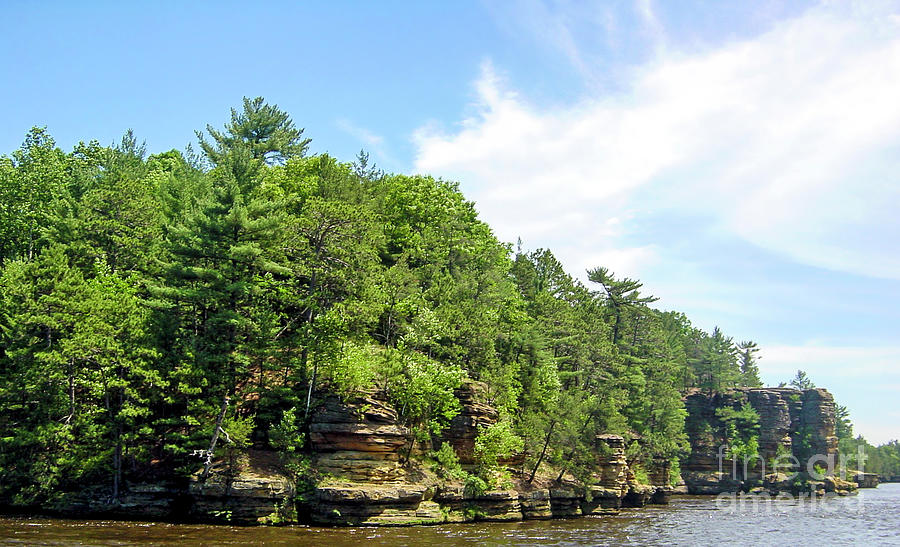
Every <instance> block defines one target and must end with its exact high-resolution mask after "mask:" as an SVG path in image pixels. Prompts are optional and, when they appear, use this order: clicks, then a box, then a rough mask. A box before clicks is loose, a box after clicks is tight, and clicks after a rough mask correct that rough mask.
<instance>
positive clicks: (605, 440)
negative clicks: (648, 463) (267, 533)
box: [298, 382, 670, 525]
mask: <svg viewBox="0 0 900 547" xmlns="http://www.w3.org/2000/svg"><path fill="white" fill-rule="evenodd" d="M483 390H484V385H483V384H478V383H476V382H467V383H466V384H464V385H463V386H462V387H461V388H460V389H459V390H457V392H456V395H457V397H459V400H460V403H461V406H462V411H461V412H460V414H459V415H457V416H456V417H455V418H454V419H453V420H452V421H451V424H450V427H448V429H447V430H446V431H445V432H443V434H442V436H441V438H440V441H441V442H446V443H449V444H450V445H451V446H453V448H454V450H455V451H456V453H457V456H458V457H459V459H460V463H461V464H463V465H472V464H474V447H475V439H476V437H477V435H478V432H479V428H481V427H486V426H489V425H491V424H493V423H496V421H497V419H498V414H497V411H496V410H495V409H494V408H492V407H491V406H490V405H487V404H485V403H484V402H483ZM396 419H397V415H396V413H395V412H394V411H393V409H391V408H390V407H389V406H388V405H387V404H386V403H384V402H382V401H378V400H375V399H374V398H372V397H369V398H364V399H359V400H356V401H352V402H341V401H339V400H338V399H336V398H335V399H328V400H326V401H325V403H323V404H322V405H320V407H319V409H318V410H317V411H316V413H315V414H314V417H313V425H312V427H311V428H310V441H311V443H312V446H313V450H314V452H315V453H316V456H315V458H316V460H315V463H316V465H318V467H319V469H320V470H323V471H326V472H328V473H330V474H332V475H333V478H331V479H329V480H328V481H327V482H325V483H322V484H320V485H319V486H318V487H316V488H315V489H314V490H313V492H311V493H310V494H308V499H307V500H306V502H305V503H303V504H301V508H300V511H299V515H298V516H299V517H300V519H301V520H308V521H311V522H314V523H319V524H332V525H408V524H438V523H443V522H469V521H518V520H523V519H548V518H562V517H576V516H581V515H596V514H604V513H609V512H615V511H617V510H618V509H619V508H621V507H623V506H642V505H644V504H646V503H649V502H664V501H665V495H661V493H667V492H668V491H669V490H670V487H668V486H667V484H668V478H667V476H665V477H663V475H661V474H657V478H659V479H660V480H663V481H664V482H665V486H663V485H660V486H649V485H640V484H637V481H635V479H634V474H633V473H631V472H630V470H629V467H628V462H627V460H626V457H625V440H624V439H623V438H622V437H621V436H618V435H600V436H598V437H597V439H596V445H595V448H596V451H597V454H598V458H599V460H598V471H597V473H596V474H595V476H594V477H593V479H594V481H593V482H594V484H593V485H592V486H589V487H582V486H579V485H573V484H564V485H557V486H553V487H550V488H546V487H537V486H532V485H530V484H527V483H525V482H519V483H518V484H517V486H516V488H512V489H505V490H493V491H487V492H474V491H470V490H467V489H466V488H465V487H464V486H463V485H462V484H448V483H433V482H428V481H427V480H426V481H423V480H422V479H423V476H422V475H421V474H418V475H417V472H416V471H415V469H414V467H411V468H406V469H405V468H403V467H401V466H400V463H399V462H400V461H401V460H404V459H405V457H403V454H404V453H405V451H408V450H409V447H410V445H409V432H408V431H407V430H406V428H403V427H401V426H398V425H397V424H396ZM666 464H668V462H666ZM667 468H668V465H666V469H667Z"/></svg>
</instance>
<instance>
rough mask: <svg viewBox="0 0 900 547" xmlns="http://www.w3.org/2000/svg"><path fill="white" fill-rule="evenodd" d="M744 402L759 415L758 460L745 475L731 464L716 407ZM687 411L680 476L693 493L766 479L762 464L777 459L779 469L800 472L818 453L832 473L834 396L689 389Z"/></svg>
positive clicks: (834, 457)
mask: <svg viewBox="0 0 900 547" xmlns="http://www.w3.org/2000/svg"><path fill="white" fill-rule="evenodd" d="M745 403H750V406H752V407H753V409H754V410H755V411H756V412H757V414H759V425H760V428H759V455H760V456H761V458H762V459H761V460H757V461H756V462H754V463H752V464H751V465H750V466H748V468H747V469H746V473H745V470H744V469H743V468H744V466H743V463H742V462H738V463H737V464H736V465H735V463H734V462H733V461H732V459H731V457H730V455H729V454H728V451H727V448H726V447H725V446H724V445H725V439H724V430H723V429H724V428H723V424H722V423H721V421H720V420H719V419H718V417H717V416H716V410H718V409H720V408H734V409H739V408H740V407H741V406H742V405H743V404H745ZM685 408H686V409H687V411H688V418H687V422H686V424H685V430H686V432H687V434H688V438H689V440H690V443H691V454H690V456H689V457H688V458H687V459H686V460H685V461H684V462H682V469H683V473H682V476H683V477H684V480H685V482H686V483H687V486H688V490H689V491H690V492H691V493H697V494H714V493H719V492H726V491H733V490H736V489H738V488H740V487H741V485H742V484H743V481H744V480H745V479H747V478H750V479H763V478H767V479H768V477H764V476H763V475H767V474H770V473H771V472H772V471H773V470H772V469H770V468H766V467H763V465H762V464H765V466H770V464H771V462H772V461H773V460H774V459H776V458H778V462H779V466H780V470H781V471H802V470H803V468H805V466H806V462H807V461H808V460H809V458H810V457H812V456H814V455H819V459H818V460H817V461H819V462H821V465H822V466H823V467H827V468H828V471H829V472H833V471H834V465H835V464H836V462H837V437H836V436H835V434H834V426H835V414H834V408H835V407H834V398H833V397H832V395H831V394H830V393H829V392H828V391H826V390H824V389H808V390H804V391H800V390H796V389H790V388H738V389H733V390H729V391H725V392H714V393H707V392H703V391H701V390H692V391H690V392H689V393H688V394H687V396H686V397H685ZM790 456H793V457H794V458H796V459H797V460H798V461H799V462H800V464H801V469H797V468H796V467H794V466H792V465H791V463H790V462H791V459H790ZM745 475H746V476H745ZM772 480H775V479H772Z"/></svg>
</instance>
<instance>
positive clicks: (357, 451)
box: [309, 396, 410, 484]
mask: <svg viewBox="0 0 900 547" xmlns="http://www.w3.org/2000/svg"><path fill="white" fill-rule="evenodd" d="M309 441H310V444H311V445H312V450H313V454H314V461H313V463H314V465H315V466H316V467H317V468H318V469H319V471H320V472H322V473H328V474H331V475H335V476H337V477H340V478H343V479H346V480H352V481H358V482H366V483H372V484H384V483H392V482H398V481H402V480H403V479H404V471H403V468H402V467H401V465H400V460H401V457H402V456H404V455H405V451H406V450H409V448H410V446H409V442H410V434H409V430H408V429H407V428H406V427H403V426H401V425H398V424H397V412H396V411H395V410H394V409H393V408H391V407H390V406H388V405H387V404H386V403H385V402H384V401H381V400H379V399H377V398H375V397H372V396H367V397H361V398H359V399H356V400H354V401H351V402H344V401H341V400H340V399H339V398H338V397H337V396H330V397H328V398H326V399H325V400H324V402H323V403H322V404H321V405H319V406H318V408H317V409H316V410H315V412H314V413H313V415H312V423H311V424H310V426H309Z"/></svg>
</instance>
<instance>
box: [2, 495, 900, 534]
mask: <svg viewBox="0 0 900 547" xmlns="http://www.w3.org/2000/svg"><path fill="white" fill-rule="evenodd" d="M898 507H900V484H883V485H881V486H879V487H878V488H877V489H874V490H862V491H861V492H860V494H859V496H854V497H847V498H834V499H830V500H827V502H825V503H824V504H822V505H821V506H818V508H817V506H815V505H813V504H812V502H810V501H809V500H803V501H790V502H788V501H778V502H774V503H773V504H772V505H771V509H770V510H767V509H765V508H762V509H760V508H756V509H754V507H753V506H752V505H746V506H743V507H742V506H736V507H732V508H728V507H723V506H721V504H718V506H717V503H716V502H715V499H714V498H711V497H683V498H674V499H673V501H672V503H671V504H670V505H668V506H651V507H647V508H644V509H634V510H627V511H623V512H622V513H620V514H619V515H616V516H603V517H589V518H581V519H571V520H552V521H526V522H521V523H509V524H498V523H475V524H456V525H445V526H432V527H413V528H340V529H335V528H316V527H305V526H292V527H284V528H245V527H229V526H205V525H180V524H165V523H135V522H118V521H76V520H58V519H43V518H17V517H12V518H0V542H2V543H5V544H21V545H74V544H82V545H85V544H86V545H132V544H148V543H152V544H154V545H247V544H257V545H258V544H265V545H323V546H328V547H341V546H350V545H354V546H355V545H361V544H363V545H423V546H429V545H441V546H443V545H481V546H489V545H535V544H540V545H711V544H737V545H758V544H765V545H772V544H798V543H802V544H814V545H816V544H818V545H833V544H855V543H863V544H867V545H900V510H898Z"/></svg>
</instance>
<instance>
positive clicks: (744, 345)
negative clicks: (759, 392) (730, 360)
mask: <svg viewBox="0 0 900 547" xmlns="http://www.w3.org/2000/svg"><path fill="white" fill-rule="evenodd" d="M737 352H738V361H739V364H740V367H741V385H744V386H747V387H761V386H762V380H760V379H759V366H757V364H756V362H757V357H756V354H757V353H758V352H759V347H757V345H756V342H753V341H751V340H745V341H743V342H741V343H740V344H738V346H737Z"/></svg>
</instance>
